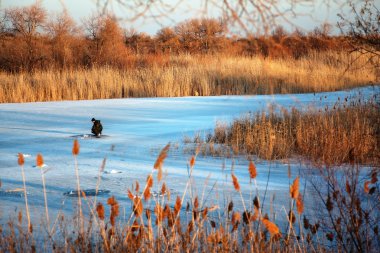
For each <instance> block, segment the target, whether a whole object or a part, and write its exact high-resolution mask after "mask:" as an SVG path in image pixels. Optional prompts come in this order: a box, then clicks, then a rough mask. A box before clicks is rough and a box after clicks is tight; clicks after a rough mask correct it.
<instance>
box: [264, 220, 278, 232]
mask: <svg viewBox="0 0 380 253" xmlns="http://www.w3.org/2000/svg"><path fill="white" fill-rule="evenodd" d="M261 221H262V223H263V224H264V226H265V227H266V229H267V230H268V231H269V233H270V235H271V236H275V235H278V234H280V229H279V228H278V227H277V225H276V224H274V223H273V222H270V221H269V220H268V219H262V220H261Z"/></svg>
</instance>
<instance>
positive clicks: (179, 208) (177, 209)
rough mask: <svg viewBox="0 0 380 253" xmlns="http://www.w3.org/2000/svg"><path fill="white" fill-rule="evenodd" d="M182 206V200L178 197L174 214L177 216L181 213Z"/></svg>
mask: <svg viewBox="0 0 380 253" xmlns="http://www.w3.org/2000/svg"><path fill="white" fill-rule="evenodd" d="M181 206H182V201H181V198H180V197H179V196H177V198H176V200H175V205H174V214H175V215H178V214H179V212H180V211H181Z"/></svg>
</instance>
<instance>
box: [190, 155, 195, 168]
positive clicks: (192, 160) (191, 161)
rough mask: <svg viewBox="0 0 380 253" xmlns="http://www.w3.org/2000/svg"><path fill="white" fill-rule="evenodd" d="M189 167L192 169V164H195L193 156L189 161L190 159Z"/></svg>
mask: <svg viewBox="0 0 380 253" xmlns="http://www.w3.org/2000/svg"><path fill="white" fill-rule="evenodd" d="M189 164H190V167H194V164H195V156H192V157H191V159H190V162H189Z"/></svg>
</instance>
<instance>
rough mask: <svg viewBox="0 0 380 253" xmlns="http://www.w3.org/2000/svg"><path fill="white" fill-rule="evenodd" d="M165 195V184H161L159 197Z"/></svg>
mask: <svg viewBox="0 0 380 253" xmlns="http://www.w3.org/2000/svg"><path fill="white" fill-rule="evenodd" d="M165 193H166V184H165V183H163V184H162V187H161V195H164V194H165Z"/></svg>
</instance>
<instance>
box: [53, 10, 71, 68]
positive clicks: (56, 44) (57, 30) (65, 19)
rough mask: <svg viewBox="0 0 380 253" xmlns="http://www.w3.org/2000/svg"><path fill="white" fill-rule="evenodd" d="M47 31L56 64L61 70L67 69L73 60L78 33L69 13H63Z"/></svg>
mask: <svg viewBox="0 0 380 253" xmlns="http://www.w3.org/2000/svg"><path fill="white" fill-rule="evenodd" d="M46 30H47V31H48V34H49V36H50V37H51V38H50V39H51V50H52V57H53V60H54V62H55V63H56V64H58V65H59V67H60V68H64V67H67V65H69V62H70V61H71V60H72V58H73V53H72V48H71V47H72V43H73V41H72V40H73V37H74V36H75V35H76V34H77V33H78V29H77V27H76V25H75V22H74V21H73V19H72V18H71V17H70V16H69V15H68V14H67V12H62V13H61V14H59V15H58V16H57V17H56V18H55V19H54V20H51V21H50V22H49V23H48V24H47V25H46Z"/></svg>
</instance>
